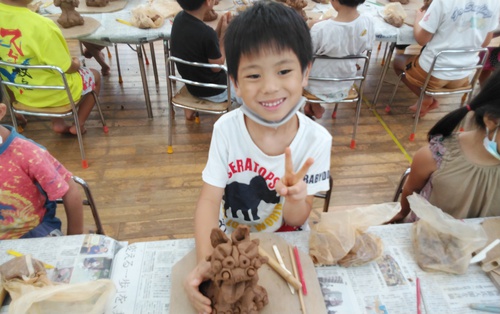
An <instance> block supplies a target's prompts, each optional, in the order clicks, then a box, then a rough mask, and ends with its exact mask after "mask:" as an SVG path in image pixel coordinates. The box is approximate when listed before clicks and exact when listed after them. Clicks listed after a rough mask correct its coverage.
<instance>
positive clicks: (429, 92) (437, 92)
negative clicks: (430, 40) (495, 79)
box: [385, 48, 489, 141]
mask: <svg viewBox="0 0 500 314" xmlns="http://www.w3.org/2000/svg"><path fill="white" fill-rule="evenodd" d="M482 51H483V52H484V55H483V57H482V59H480V60H479V63H477V64H474V65H471V66H458V67H436V66H435V65H436V62H437V60H438V59H439V58H440V57H442V56H446V55H448V56H449V55H463V54H472V53H476V54H479V53H480V52H482ZM488 53H489V52H488V49H487V48H477V49H450V50H443V51H440V52H439V53H438V54H436V56H435V57H434V60H433V61H432V64H431V67H430V69H429V72H428V73H427V77H426V78H425V81H424V84H423V85H422V86H421V87H420V95H419V97H418V102H417V112H416V113H415V121H414V123H413V129H412V133H411V134H410V138H409V140H410V141H413V140H414V139H415V133H416V131H417V124H418V120H419V117H420V111H421V109H422V100H423V99H424V96H442V95H453V94H464V97H462V100H461V103H460V107H462V106H463V105H464V102H465V99H466V95H468V99H467V102H470V100H471V97H472V92H473V91H474V87H475V85H476V82H477V80H478V78H479V75H480V74H481V70H482V69H483V66H484V64H485V62H486V60H487V59H488ZM445 71H474V76H473V77H472V79H471V81H470V84H469V85H468V86H466V87H463V88H454V89H447V88H441V89H427V85H428V84H429V81H430V79H431V77H432V74H433V73H435V72H445ZM404 75H406V74H405V72H403V73H401V74H400V75H399V77H398V81H397V82H396V84H395V86H394V90H393V92H392V95H391V99H390V100H389V104H388V105H387V106H386V108H385V111H386V112H389V111H390V106H391V105H392V101H393V100H394V96H395V95H396V91H397V89H398V86H399V83H400V82H401V79H402V78H403V76H404Z"/></svg>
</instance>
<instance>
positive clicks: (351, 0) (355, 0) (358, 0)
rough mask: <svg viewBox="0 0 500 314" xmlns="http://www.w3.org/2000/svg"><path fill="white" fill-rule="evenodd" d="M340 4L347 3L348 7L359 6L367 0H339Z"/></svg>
mask: <svg viewBox="0 0 500 314" xmlns="http://www.w3.org/2000/svg"><path fill="white" fill-rule="evenodd" d="M337 1H338V2H339V3H340V4H342V5H345V6H347V7H353V8H355V7H357V6H358V5H360V4H363V3H365V0H337Z"/></svg>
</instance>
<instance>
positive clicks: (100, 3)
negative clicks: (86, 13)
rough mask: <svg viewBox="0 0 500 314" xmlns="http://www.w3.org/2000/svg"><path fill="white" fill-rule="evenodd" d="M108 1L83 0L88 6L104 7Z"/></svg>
mask: <svg viewBox="0 0 500 314" xmlns="http://www.w3.org/2000/svg"><path fill="white" fill-rule="evenodd" d="M108 3H109V0H85V4H86V5H87V6H88V7H105V6H107V5H108Z"/></svg>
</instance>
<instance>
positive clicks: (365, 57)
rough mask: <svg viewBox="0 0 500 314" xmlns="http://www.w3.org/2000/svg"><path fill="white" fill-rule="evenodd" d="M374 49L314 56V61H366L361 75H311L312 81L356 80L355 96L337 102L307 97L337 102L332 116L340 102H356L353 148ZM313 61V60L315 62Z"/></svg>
mask: <svg viewBox="0 0 500 314" xmlns="http://www.w3.org/2000/svg"><path fill="white" fill-rule="evenodd" d="M371 54H372V51H371V50H367V51H366V52H365V53H363V54H359V55H350V56H344V57H328V56H314V61H315V60H317V59H326V60H332V62H335V61H336V60H350V59H354V60H362V61H363V62H364V64H363V67H362V71H361V75H357V74H356V75H354V76H349V77H342V78H338V77H315V76H309V80H310V81H328V82H342V81H354V82H359V86H358V90H357V93H356V95H354V97H352V96H349V97H348V98H345V99H343V100H341V101H337V102H326V101H324V100H322V99H319V98H317V97H316V98H310V97H307V95H306V98H307V101H308V102H310V103H322V104H335V108H334V110H333V113H332V118H335V117H336V115H337V107H338V104H339V103H356V117H355V120H354V126H353V131H352V139H351V145H350V146H351V149H354V148H356V132H357V128H358V122H359V116H360V114H361V102H362V99H363V87H364V81H365V79H366V75H367V73H368V66H369V64H370V58H371ZM314 61H313V62H314Z"/></svg>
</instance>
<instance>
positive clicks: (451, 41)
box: [394, 0, 500, 117]
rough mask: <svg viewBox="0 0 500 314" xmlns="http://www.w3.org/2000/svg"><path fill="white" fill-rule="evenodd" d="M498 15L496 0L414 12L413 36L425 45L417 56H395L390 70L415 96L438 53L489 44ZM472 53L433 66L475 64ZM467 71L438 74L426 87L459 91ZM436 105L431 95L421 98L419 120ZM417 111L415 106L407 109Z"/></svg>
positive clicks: (439, 2)
mask: <svg viewBox="0 0 500 314" xmlns="http://www.w3.org/2000/svg"><path fill="white" fill-rule="evenodd" d="M499 13H500V1H498V0H476V1H471V0H454V1H449V0H433V1H432V3H431V4H430V5H429V7H428V9H427V10H423V11H422V10H417V14H416V16H415V23H414V27H413V34H414V36H415V39H416V40H417V42H418V44H420V45H421V46H425V47H424V48H423V49H422V51H421V52H420V54H419V55H416V56H415V55H405V54H403V55H396V56H395V58H394V71H395V72H396V74H397V75H400V74H401V73H402V72H403V71H405V76H404V77H403V79H402V81H403V82H404V83H405V84H406V85H407V86H408V88H410V90H411V91H412V92H413V93H414V94H415V95H417V96H418V95H420V86H422V85H423V84H424V82H425V78H426V76H427V73H428V72H429V70H430V68H431V64H432V62H433V60H434V57H435V56H436V55H437V54H438V53H439V52H440V51H442V50H448V49H468V48H470V49H475V48H479V47H486V46H488V44H489V43H490V40H491V38H492V36H493V33H492V32H493V31H494V30H495V29H496V28H497V25H498V17H499ZM477 62H478V57H477V55H474V54H469V55H465V54H464V55H462V56H461V57H459V56H457V57H455V58H447V59H444V58H440V59H438V61H437V62H436V64H435V66H436V67H446V66H450V67H458V66H471V65H474V64H477ZM469 75H470V71H440V72H439V73H438V72H436V73H435V75H433V76H432V77H431V79H430V81H429V85H428V88H431V89H439V88H449V89H453V88H460V87H464V86H467V85H469ZM438 107H439V102H438V101H437V100H436V99H435V98H433V97H432V96H424V99H423V100H422V109H421V111H420V117H423V116H425V115H426V114H427V112H429V111H430V110H433V109H437V108H438ZM409 109H410V110H411V111H413V112H416V111H417V104H414V105H412V106H410V107H409Z"/></svg>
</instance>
